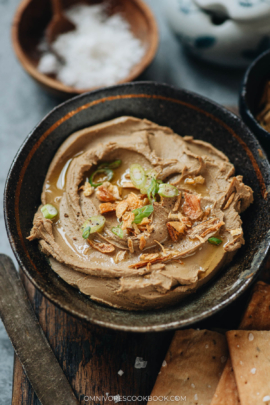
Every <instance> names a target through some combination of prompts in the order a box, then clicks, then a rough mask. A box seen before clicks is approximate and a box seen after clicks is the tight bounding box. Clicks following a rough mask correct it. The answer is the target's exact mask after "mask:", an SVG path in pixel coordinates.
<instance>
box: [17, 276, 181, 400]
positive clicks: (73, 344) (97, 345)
mask: <svg viewBox="0 0 270 405" xmlns="http://www.w3.org/2000/svg"><path fill="white" fill-rule="evenodd" d="M21 276H22V279H23V282H24V285H25V287H26V290H27V293H28V296H29V299H30V301H31V303H32V305H33V307H34V310H35V313H36V315H37V317H38V320H39V322H40V324H41V327H42V329H43V330H44V332H45V335H46V337H47V339H48V341H49V343H50V345H51V347H52V349H53V350H54V352H55V355H56V357H57V359H58V361H59V363H60V365H61V367H62V368H63V370H64V372H65V374H66V376H67V378H68V380H69V382H70V384H71V385H72V387H73V389H74V392H75V394H76V396H77V398H78V399H79V400H80V401H81V403H82V404H85V403H89V404H94V403H96V404H97V403H99V404H100V403H103V402H104V401H103V399H102V395H104V396H105V395H106V393H108V394H109V395H113V396H115V395H120V396H128V395H134V396H146V395H150V393H151V390H152V388H153V386H154V383H155V380H156V376H157V374H158V372H159V369H160V367H161V364H162V361H163V359H164V357H165V354H166V352H167V349H168V346H169V344H170V341H171V338H172V335H173V332H165V333H147V334H135V333H125V332H117V331H112V330H109V329H104V328H100V327H96V326H93V325H88V324H84V323H83V322H81V321H79V320H78V319H76V318H74V317H71V316H70V315H68V314H66V313H65V312H63V311H62V310H60V309H59V308H57V307H55V306H54V305H53V304H52V303H51V302H49V301H48V300H47V299H45V298H44V297H43V296H42V295H41V294H40V293H39V292H38V291H37V290H36V289H35V288H34V286H33V285H32V284H31V283H30V282H29V281H28V279H27V278H26V277H25V276H23V275H22V274H21ZM136 357H142V358H143V359H144V360H146V361H147V362H148V363H147V367H146V368H145V369H135V368H134V363H135V359H136ZM119 370H123V371H124V374H123V375H122V376H120V375H118V371H119ZM85 396H87V397H89V396H92V397H94V396H97V397H100V398H96V400H94V399H92V400H91V399H90V400H88V398H86V399H87V401H85ZM106 402H108V401H106ZM146 402H147V401H143V403H146ZM108 403H109V402H108ZM112 403H114V401H112ZM119 403H120V404H121V403H124V402H119ZM136 403H138V404H139V403H140V404H142V401H139V400H138V401H134V405H135V404H136ZM38 404H40V402H39V401H38V399H37V398H36V396H35V394H34V392H33V390H32V388H31V385H30V383H29V382H28V380H27V377H26V376H25V374H24V372H23V370H22V367H21V364H20V361H19V360H18V358H17V357H16V356H15V360H14V377H13V397H12V405H38ZM52 405H53V404H52Z"/></svg>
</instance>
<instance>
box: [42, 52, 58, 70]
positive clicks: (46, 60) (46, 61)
mask: <svg viewBox="0 0 270 405" xmlns="http://www.w3.org/2000/svg"><path fill="white" fill-rule="evenodd" d="M58 65H59V62H58V60H57V57H56V56H55V55H53V54H52V53H45V54H44V55H43V56H42V58H41V59H40V62H39V65H38V70H39V71H40V72H41V73H44V74H45V75H49V74H51V73H54V72H56V71H57V70H58Z"/></svg>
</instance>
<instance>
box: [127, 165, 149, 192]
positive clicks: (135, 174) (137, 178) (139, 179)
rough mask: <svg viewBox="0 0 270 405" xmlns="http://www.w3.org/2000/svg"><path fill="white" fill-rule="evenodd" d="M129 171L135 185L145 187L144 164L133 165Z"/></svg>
mask: <svg viewBox="0 0 270 405" xmlns="http://www.w3.org/2000/svg"><path fill="white" fill-rule="evenodd" d="M129 172H130V178H131V181H132V183H133V185H134V186H135V187H136V188H139V189H140V188H141V187H143V186H144V183H145V180H146V176H145V172H144V170H143V168H142V166H141V165H136V164H135V165H131V166H130V170H129Z"/></svg>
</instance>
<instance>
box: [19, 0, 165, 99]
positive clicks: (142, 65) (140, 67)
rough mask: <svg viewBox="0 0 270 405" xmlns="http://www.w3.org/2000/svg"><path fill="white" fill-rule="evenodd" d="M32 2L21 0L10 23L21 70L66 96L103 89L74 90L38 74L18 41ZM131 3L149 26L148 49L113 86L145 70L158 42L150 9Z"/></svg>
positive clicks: (129, 80) (137, 3)
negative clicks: (23, 16)
mask: <svg viewBox="0 0 270 405" xmlns="http://www.w3.org/2000/svg"><path fill="white" fill-rule="evenodd" d="M31 1H32V0H22V1H21V3H20V4H19V6H18V8H17V10H16V12H15V15H14V18H13V23H12V29H11V39H12V44H13V49H14V51H15V54H16V56H17V58H18V60H19V61H20V63H21V65H22V66H23V68H24V69H25V70H26V71H27V73H28V74H29V75H30V76H32V77H33V78H34V79H35V80H36V81H37V82H39V83H40V84H41V85H43V87H48V88H50V89H52V90H56V91H59V92H62V93H65V94H66V95H70V94H72V95H76V94H82V93H86V92H90V91H93V90H98V89H99V88H102V87H105V86H100V87H93V88H86V89H82V90H79V89H76V88H75V87H70V86H66V85H65V84H63V83H62V82H60V81H59V80H57V79H53V78H51V77H49V76H47V75H45V74H43V73H40V72H39V71H38V69H37V68H36V67H35V66H34V65H33V64H32V62H31V60H30V59H29V57H28V56H27V54H26V53H25V52H24V50H23V48H22V46H21V44H20V40H19V24H20V21H21V19H22V15H23V13H24V11H25V9H26V7H27V6H28V5H29V3H31ZM129 1H132V2H133V3H134V4H135V5H136V6H137V7H138V8H139V9H141V11H142V13H143V14H144V16H145V18H146V20H147V22H148V24H149V29H150V35H149V44H150V46H149V49H148V50H147V51H146V52H145V55H144V56H143V58H142V60H141V61H140V62H139V63H138V64H137V65H135V67H134V69H133V72H132V73H130V74H129V75H128V76H127V77H126V78H125V79H123V80H121V81H119V82H117V83H115V84H114V85H118V84H122V83H127V82H131V81H133V80H134V79H136V78H137V77H138V76H139V75H140V74H141V73H142V72H143V71H144V70H145V69H146V68H147V66H148V65H150V63H151V62H152V60H153V58H154V56H155V54H156V51H157V48H158V42H159V33H158V27H157V22H156V19H155V17H154V14H153V13H152V11H151V9H150V8H149V7H148V5H147V4H146V3H145V2H144V1H143V0H129Z"/></svg>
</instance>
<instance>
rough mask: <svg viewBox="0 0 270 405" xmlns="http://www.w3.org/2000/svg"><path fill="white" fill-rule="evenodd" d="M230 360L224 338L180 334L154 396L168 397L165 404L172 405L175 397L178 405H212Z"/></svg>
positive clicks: (189, 332) (191, 332)
mask: <svg viewBox="0 0 270 405" xmlns="http://www.w3.org/2000/svg"><path fill="white" fill-rule="evenodd" d="M227 358H228V347H227V342H226V338H225V336H224V335H222V334H220V333H218V332H212V331H207V330H193V329H188V330H181V331H177V332H176V333H175V335H174V337H173V340H172V342H171V345H170V348H169V350H168V352H167V354H166V357H165V362H164V364H166V365H165V367H161V370H160V373H159V375H158V378H157V380H156V384H155V386H154V388H153V391H152V394H151V396H152V397H153V396H162V397H166V396H167V397H168V398H167V399H166V398H165V400H164V401H163V403H166V404H170V405H171V404H172V401H171V400H170V397H171V396H173V397H175V396H178V397H179V401H178V403H179V402H182V401H183V403H184V404H185V405H210V403H211V399H212V397H213V395H214V393H215V390H216V387H217V384H218V381H219V379H220V376H221V374H222V371H223V368H224V366H225V363H226V361H227ZM181 397H182V398H186V399H185V400H184V399H181ZM154 402H155V401H154V400H153V399H152V401H149V402H148V403H149V404H150V403H154ZM174 402H177V401H176V400H174ZM155 403H156V402H155ZM159 403H160V401H159Z"/></svg>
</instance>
